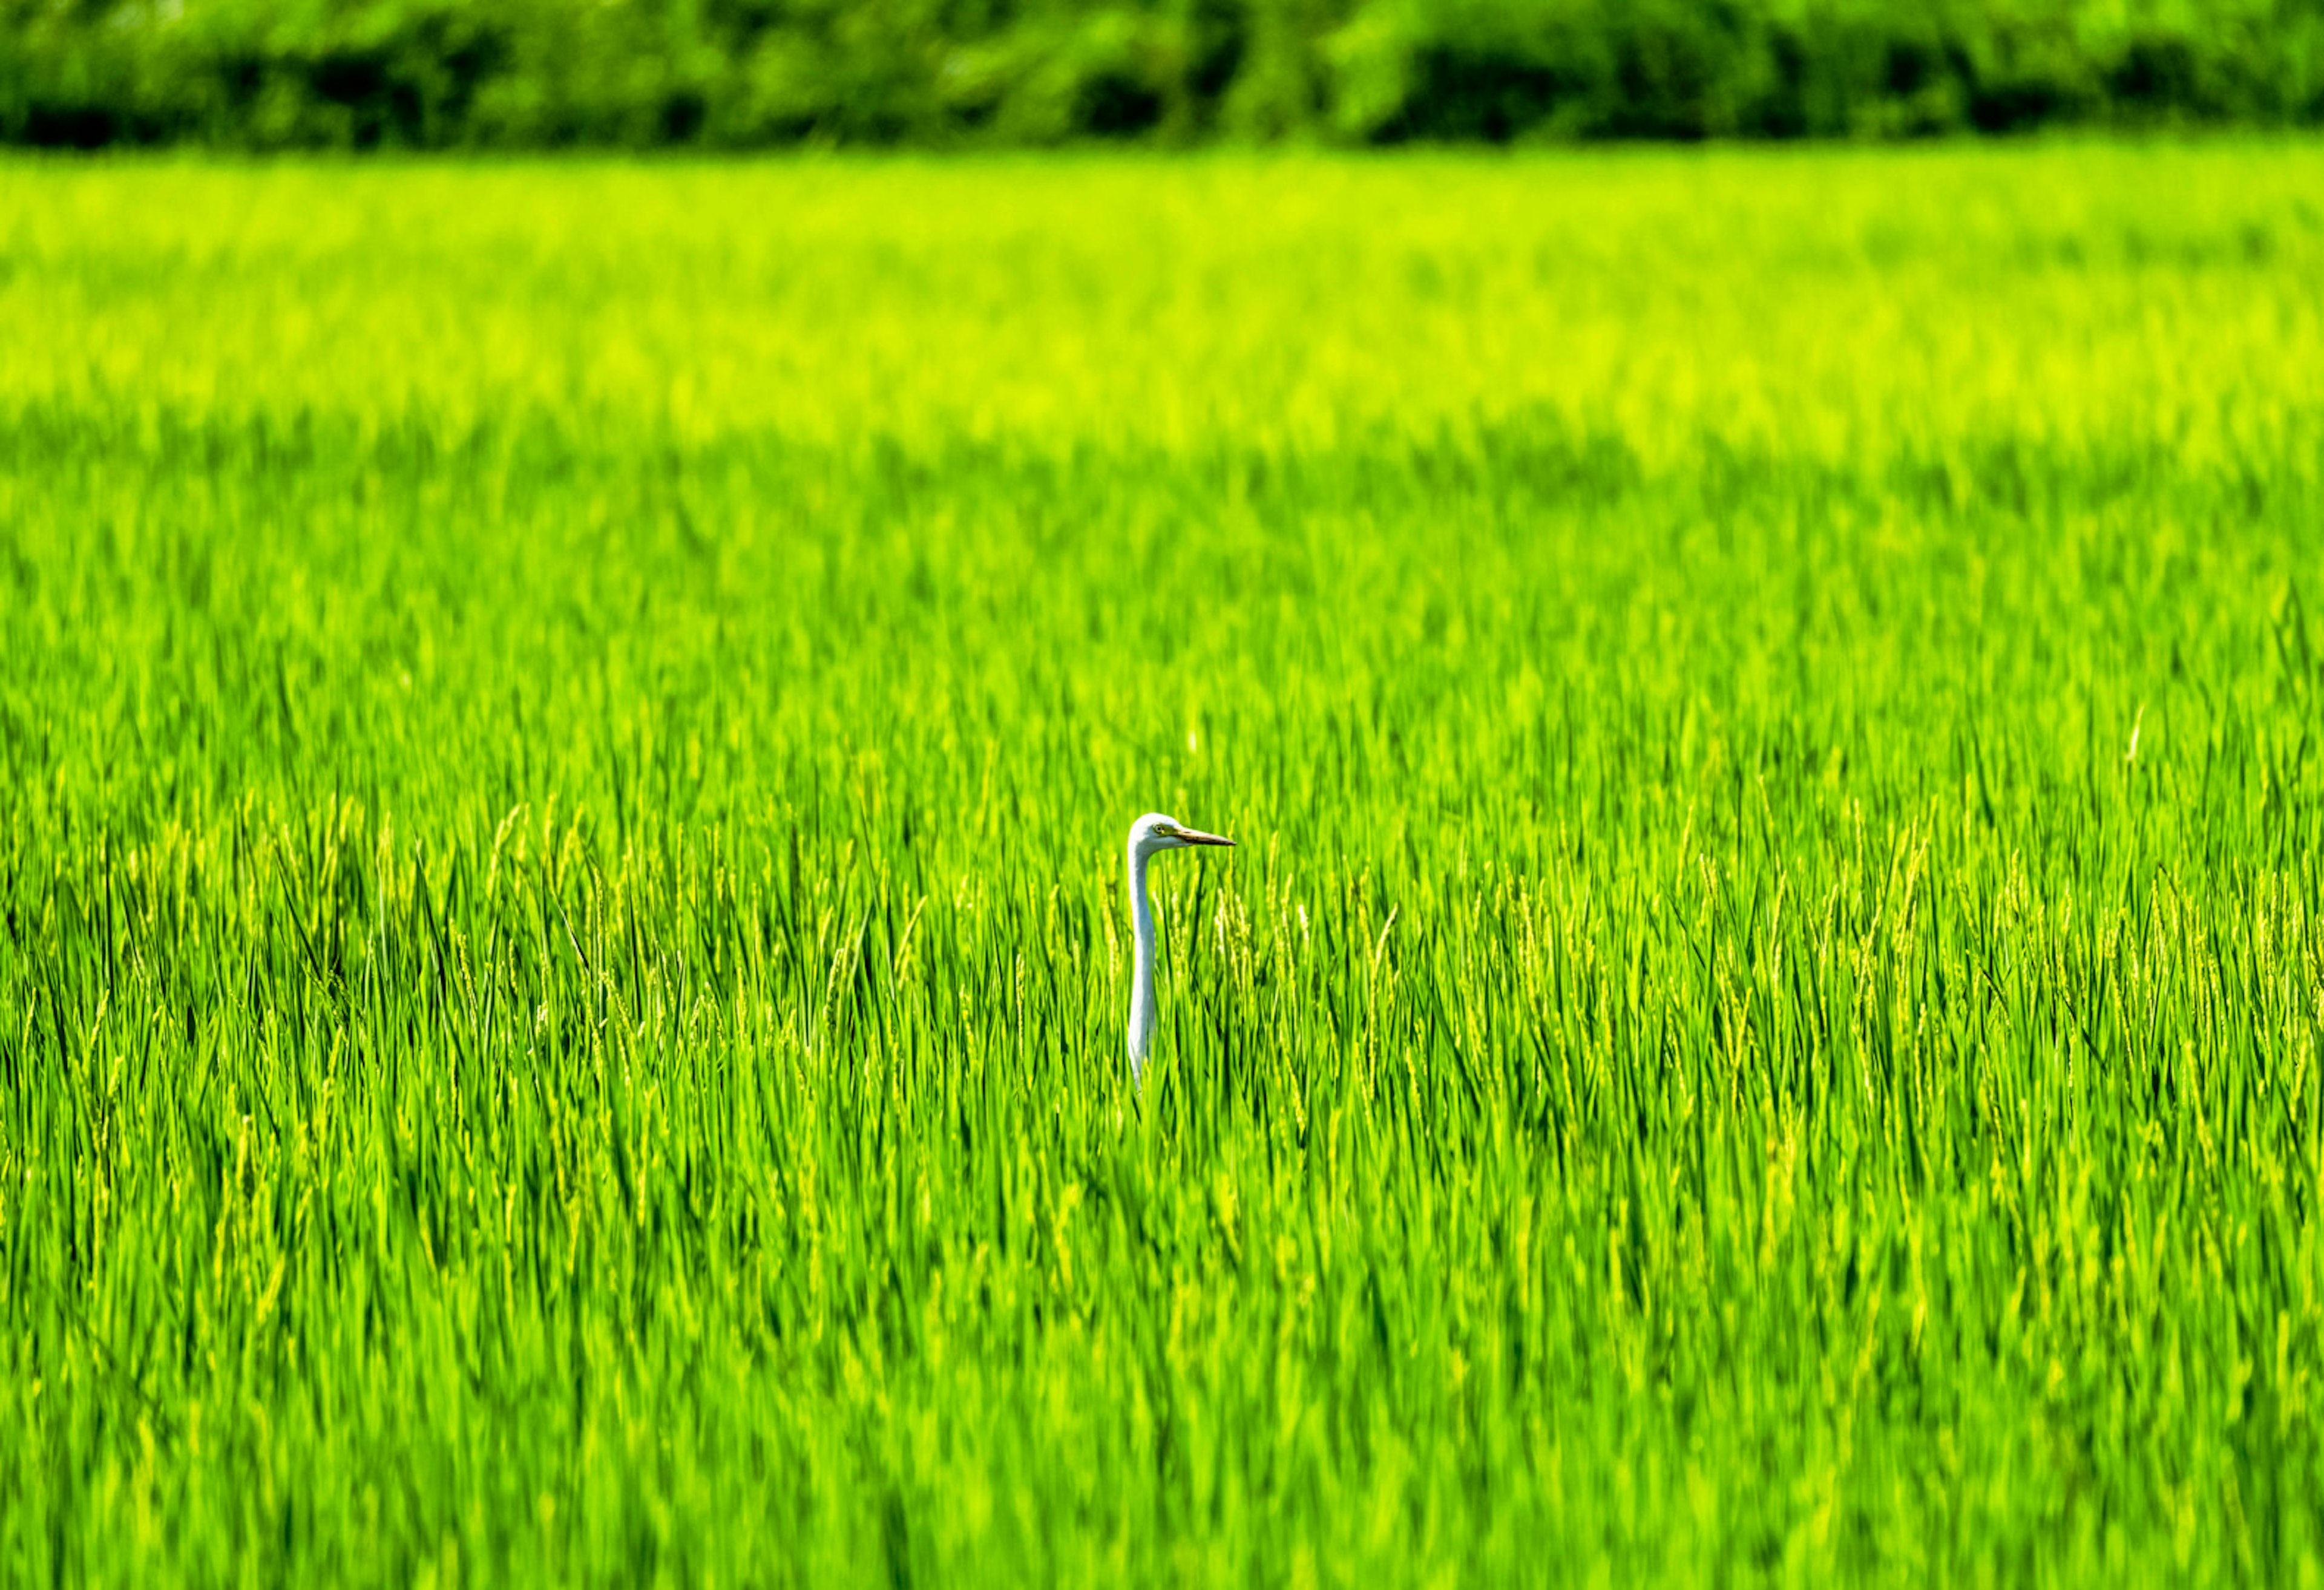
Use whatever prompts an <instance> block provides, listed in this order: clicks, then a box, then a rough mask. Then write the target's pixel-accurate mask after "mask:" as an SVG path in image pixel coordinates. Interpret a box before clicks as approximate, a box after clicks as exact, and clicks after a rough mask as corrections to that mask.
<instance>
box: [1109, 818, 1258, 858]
mask: <svg viewBox="0 0 2324 1590" xmlns="http://www.w3.org/2000/svg"><path fill="white" fill-rule="evenodd" d="M1233 843H1234V841H1232V840H1231V839H1228V838H1225V837H1224V836H1223V835H1221V834H1215V833H1204V832H1203V831H1202V830H1201V829H1199V828H1189V827H1187V826H1186V825H1185V823H1181V822H1179V821H1178V820H1177V819H1176V817H1165V816H1164V815H1163V814H1162V813H1159V812H1148V813H1146V815H1145V816H1143V817H1140V818H1139V820H1138V821H1137V822H1136V823H1132V824H1130V854H1131V855H1133V856H1140V857H1143V856H1151V855H1153V854H1155V853H1156V852H1157V851H1160V850H1185V848H1186V847H1187V846H1189V845H1231V844H1233Z"/></svg>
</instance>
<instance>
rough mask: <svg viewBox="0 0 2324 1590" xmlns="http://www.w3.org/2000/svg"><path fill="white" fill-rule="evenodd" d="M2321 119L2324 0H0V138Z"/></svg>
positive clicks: (739, 141) (443, 141)
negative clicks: (287, 0) (578, 0)
mask: <svg viewBox="0 0 2324 1590" xmlns="http://www.w3.org/2000/svg"><path fill="white" fill-rule="evenodd" d="M2319 122H2324V0H1933V3H1931V4H1895V3H1893V0H1127V3H1114V4H1105V3H1093V0H591V3H590V4H587V5H572V4H567V0H304V3H303V4H299V5H283V4H281V3H280V0H0V140H5V141H9V142H29V143H37V144H72V145H97V144H104V143H112V142H136V143H143V142H198V143H207V144H212V145H219V146H226V147H235V148H249V149H287V148H327V149H328V148H370V147H374V146H379V145H386V146H392V147H405V148H440V147H460V148H499V149H539V148H547V147H554V146H561V145H567V144H588V145H599V146H615V147H624V148H647V147H656V146H662V145H670V144H677V145H685V146H694V147H705V148H726V149H735V148H758V147H766V146H771V145H783V144H791V143H797V142H803V141H804V142H846V143H876V144H899V143H901V144H918V145H936V146H943V145H953V144H962V143H966V144H984V145H990V144H1045V143H1054V142H1059V141H1063V140H1071V139H1085V138H1106V139H1119V138H1134V139H1140V140H1146V141H1149V142H1163V143H1185V142H1197V141H1202V140H1208V139H1213V138H1226V139H1231V140H1237V141H1253V140H1258V141H1268V140H1275V139H1286V138H1288V139H1302V140H1323V141H1332V142H1359V143H1360V142H1397V141H1403V140H1409V139H1426V140H1470V139H1483V140H1491V141H1494V142H1500V141H1505V140H1509V139H1535V138H1554V139H1577V138H1622V139H1640V138H1649V139H1651V138H1681V139H1700V138H1793V137H1801V136H1813V137H1851V138H1897V137H1919V136H1924V135H1928V134H1934V133H1950V132H1965V131H1985V132H2001V131H2011V130H2018V129H2025V128H2032V127H2038V126H2043V125H2057V124H2071V125H2102V126H2110V127H2135V128H2153V127H2158V126H2160V127H2185V126H2245V127H2255V126H2294V125H2300V126H2312V125H2315V124H2318V123H2319Z"/></svg>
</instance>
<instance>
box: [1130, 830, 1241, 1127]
mask: <svg viewBox="0 0 2324 1590" xmlns="http://www.w3.org/2000/svg"><path fill="white" fill-rule="evenodd" d="M1233 843H1234V841H1232V840H1231V839H1227V838H1224V837H1222V835H1219V834H1215V833H1204V832H1203V831H1202V830H1200V829H1198V828H1189V827H1187V826H1186V825H1185V823H1181V822H1179V821H1178V820H1177V819H1176V817H1165V816H1164V815H1162V813H1159V812H1148V813H1146V815H1145V816H1143V817H1140V818H1139V820H1138V821H1137V822H1135V823H1131V824H1130V927H1131V929H1132V930H1133V931H1134V932H1135V933H1136V934H1137V938H1138V970H1137V973H1136V976H1135V979H1134V980H1133V981H1132V982H1131V983H1130V1086H1132V1087H1134V1088H1139V1089H1143V1088H1144V1087H1145V1086H1146V1054H1147V1051H1148V1049H1150V1048H1151V1047H1152V1046H1153V1043H1154V962H1155V961H1156V960H1157V959H1158V958H1159V957H1160V955H1161V952H1162V946H1161V943H1160V942H1159V941H1158V940H1157V938H1156V936H1155V933H1154V907H1153V906H1152V905H1148V903H1147V899H1146V863H1147V862H1148V860H1149V859H1152V858H1154V857H1156V856H1158V855H1160V854H1161V853H1162V852H1163V851H1164V850H1185V848H1186V847H1187V846H1189V845H1231V844H1233Z"/></svg>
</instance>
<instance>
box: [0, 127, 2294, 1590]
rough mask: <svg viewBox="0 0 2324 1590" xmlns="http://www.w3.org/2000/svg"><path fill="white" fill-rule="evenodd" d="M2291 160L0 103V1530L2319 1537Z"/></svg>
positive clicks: (1659, 1574) (121, 1536)
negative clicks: (41, 138) (110, 114)
mask: <svg viewBox="0 0 2324 1590" xmlns="http://www.w3.org/2000/svg"><path fill="white" fill-rule="evenodd" d="M2319 191H2324V161H2319V155H2318V153H2317V152H2316V151H2314V150H2312V149H2310V148H2307V147H2304V146H2291V147H2275V146H2249V147H2244V146H2222V147H2217V148H2206V149H2202V150H2195V151H2189V150H2173V149H2169V148H2156V149H2149V150H2135V151H2133V150H2121V149H2073V148H2061V149H2045V150H2026V151H2017V152H2007V153H1995V152H1976V153H1923V154H1912V155H1902V156H1880V157H1871V156H1866V155H1857V154H1818V155H1812V156H1805V157H1785V158H1775V157H1757V156H1755V157H1740V156H1733V155H1728V156H1716V157H1711V158H1708V159H1684V158H1676V157H1665V156H1644V155H1635V156H1618V157H1612V158H1605V159H1593V160H1582V159H1574V158H1561V159H1554V160H1552V159H1539V160H1526V161H1458V160H1434V159H1432V160H1427V161H1399V162H1391V163H1385V164H1356V163H1343V162H1339V161H1268V162H1244V161H1221V162H1202V163H1190V164H1161V163H1150V162H1143V161H1077V162H1071V163H1066V164H1061V165H1030V164H1010V163H991V164H972V165H949V166H947V165H915V164H902V163H896V164H852V163H807V164H799V165H790V166H779V167H773V168H752V169H741V168H738V169H725V168H707V167H705V168H686V167H667V168H665V167H621V166H600V165H558V166H543V167H487V168H477V169H469V168H455V167H437V166H412V167H395V166H385V167H363V168H354V167H343V166H268V167H254V168H237V167H221V166H215V165H184V164H157V165H137V164H119V165H107V166H100V167H86V166H80V167H76V166H54V165H42V164H22V163H20V164H14V165H9V166H5V167H0V261H5V264H4V265H0V346H5V348H6V349H7V354H6V356H5V363H0V414H5V426H0V810H5V821H0V924H5V926H4V927H0V1017H5V1021H0V1078H5V1087H0V1319H5V1329H0V1496H5V1497H6V1498H7V1499H8V1500H7V1505H6V1506H5V1508H0V1563H5V1571H6V1572H7V1574H8V1575H9V1576H11V1577H13V1578H14V1579H16V1580H19V1581H32V1580H56V1579H70V1580H90V1581H108V1582H134V1583H140V1584H151V1583H163V1582H171V1581H177V1582H204V1583H207V1582H214V1581H224V1580H229V1579H232V1580H238V1581H241V1580H246V1581H253V1582H281V1581H289V1580H297V1581H300V1582H325V1581H340V1582H351V1583H390V1582H393V1583H413V1582H429V1583H436V1584H445V1583H452V1582H458V1581H476V1582H500V1581H507V1580H526V1581H539V1582H558V1583H572V1582H633V1581H638V1580H643V1579H648V1578H653V1579H663V1578H667V1579H670V1580H684V1581H700V1582H705V1583H728V1584H732V1583H745V1584H762V1583H766V1584H771V1583H785V1584H792V1583H796V1584H816V1585H825V1584H852V1583H906V1582H910V1583H951V1582H956V1581H960V1580H963V1579H977V1578H982V1579H991V1580H993V1581H996V1582H1025V1581H1028V1580H1030V1581H1037V1582H1054V1583H1068V1582H1069V1583H1088V1582H1092V1581H1096V1580H1100V1579H1107V1580H1120V1581H1127V1582H1131V1583H1155V1584H1165V1583H1167V1584H1173V1585H1176V1584H1186V1583H1199V1584H1211V1583H1218V1584H1240V1583H1268V1584H1273V1583H1280V1582H1291V1583H1300V1584H1306V1583H1318V1584H1323V1583H1328V1584H1356V1583H1361V1584H1365V1585H1375V1584H1391V1585H1392V1584H1443V1583H1452V1582H1459V1583H1492V1582H1500V1581H1528V1582H1538V1581H1551V1582H1567V1581H1572V1582H1609V1583H1621V1584H1629V1583H1652V1582H1662V1581H1685V1582H1699V1581H1702V1580H1706V1579H1708V1580H1724V1581H1731V1582H1759V1581H1786V1582H1790V1581H1801V1582H1805V1581H1813V1582H1819V1583H1821V1582H1827V1581H1829V1580H1830V1579H1831V1578H1832V1577H1834V1576H1839V1577H1840V1578H1843V1579H1848V1580H1857V1581H1866V1582H1871V1581H1897V1582H1914V1583H1924V1582H1925V1583H1945V1584H1954V1583H1964V1582H1998V1581H2003V1580H2007V1581H2010V1582H2023V1581H2025V1580H2028V1579H2031V1580H2036V1581H2041V1582H2052V1583H2080V1582H2089V1581H2095V1580H2098V1579H2100V1578H2110V1579H2119V1578H2121V1577H2122V1576H2125V1575H2135V1576H2140V1577H2142V1578H2143V1577H2147V1576H2166V1575H2167V1576H2179V1577H2182V1578H2185V1579H2190V1580H2201V1581H2207V1582H2244V1581H2254V1580H2267V1581H2271V1582H2277V1583H2286V1582H2289V1583H2312V1582H2314V1581H2315V1579H2316V1578H2317V1576H2318V1575H2319V1565H2324V1515H2319V1506H2318V1503H2317V1500H2316V1498H2317V1497H2318V1496H2319V1494H2324V1461H2319V1459H2324V1419H2320V1417H2319V1406H2318V1398H2319V1394H2324V1392H2319V1386H2318V1379H2319V1372H2324V1337H2319V1330H2324V1313H2319V1297H2318V1291H2319V1282H2324V1255H2320V1254H2319V1198H2320V1197H2324V1135H2319V1109H2324V1075H2320V1074H2319V1063H2318V1062H2319V1055H2318V1037H2319V1021H2324V922H2319V899H2324V895H2319V858H2324V833H2319V827H2324V804H2319V786H2318V782H2317V780H2318V777H2319V774H2318V773H2317V772H2312V771H2310V762H2311V761H2314V760H2316V759H2317V758H2318V757H2319V755H2324V749H2319V746H2318V745H2317V743H2316V742H2317V740H2318V736H2319V728H2324V724H2320V723H2319V694H2318V693H2319V688H2324V615H2319V613H2317V612H2316V611H2314V604H2315V603H2316V602H2319V600H2324V595H2319V592H2318V590H2317V586H2316V581H2317V577H2318V576H2317V574H2316V564H2315V553H2316V546H2317V543H2316V534H2317V527H2318V525H2319V523H2324V492H2319V461H2324V450H2319V441H2324V315H2319V310H2324V288H2319V282H2324V207H2319V205H2318V204H2317V202H2316V201H2315V200H2314V198H2313V197H2312V196H2313V195H2314V194H2316V193H2317V192H2319ZM1157 807H1158V808H1161V809H1164V810H1168V811H1173V812H1175V813H1176V814H1177V815H1179V816H1181V817H1183V818H1185V819H1186V820H1188V821H1190V822H1193V823H1198V824H1201V825H1203V826H1205V827H1212V828H1216V829H1220V830H1222V831H1225V832H1231V833H1233V834H1234V835H1236V837H1237V838H1238V839H1239V840H1240V841H1241V848H1240V849H1239V850H1236V851H1234V852H1231V853H1229V854H1226V855H1224V856H1223V857H1211V858H1207V859H1198V858H1195V857H1193V856H1187V857H1175V858H1171V859H1168V860H1166V861H1165V862H1164V863H1162V864H1161V866H1160V867H1159V868H1157V875H1156V877H1157V885H1158V887H1159V889H1160V893H1161V896H1162V897H1161V900H1160V906H1161V913H1162V915H1163V917H1164V919H1165V923H1166V926H1167V933H1168V934H1169V938H1170V949H1171V956H1170V960H1169V965H1168V969H1167V976H1166V980H1165V992H1164V1011H1163V1025H1162V1028H1161V1031H1160V1034H1159V1039H1160V1043H1159V1055H1158V1059H1157V1065H1156V1068H1155V1071H1154V1072H1153V1074H1152V1076H1151V1078H1150V1080H1149V1087H1148V1092H1147V1094H1146V1096H1145V1097H1144V1098H1143V1099H1142V1100H1141V1099H1139V1098H1136V1097H1134V1096H1133V1095H1132V1094H1131V1093H1130V1090H1129V1089H1128V1086H1127V1078H1126V1068H1125V1066H1124V1064H1123V1062H1122V1056H1121V1025H1122V1016H1123V1012H1124V1009H1125V1006H1126V1000H1127V992H1128V989H1127V983H1128V967H1127V960H1128V955H1127V948H1128V946H1127V942H1126V939H1127V929H1126V924H1125V920H1124V903H1123V900H1122V898H1121V883H1120V878H1119V873H1120V842H1121V837H1122V834H1123V832H1124V831H1125V829H1126V827H1127V824H1128V823H1129V821H1130V818H1131V817H1132V816H1133V815H1135V814H1136V813H1139V812H1141V811H1144V810H1147V809H1149V808H1157Z"/></svg>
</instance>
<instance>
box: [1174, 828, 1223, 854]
mask: <svg viewBox="0 0 2324 1590" xmlns="http://www.w3.org/2000/svg"><path fill="white" fill-rule="evenodd" d="M1178 839H1179V841H1180V842H1182V843H1185V844H1190V845H1225V846H1226V847H1227V848H1228V849H1230V850H1231V849H1233V848H1234V841H1232V840H1231V839H1229V838H1227V836H1226V835H1224V834H1222V833H1204V832H1203V831H1202V830H1201V829H1199V828H1182V829H1180V830H1179V831H1178Z"/></svg>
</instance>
